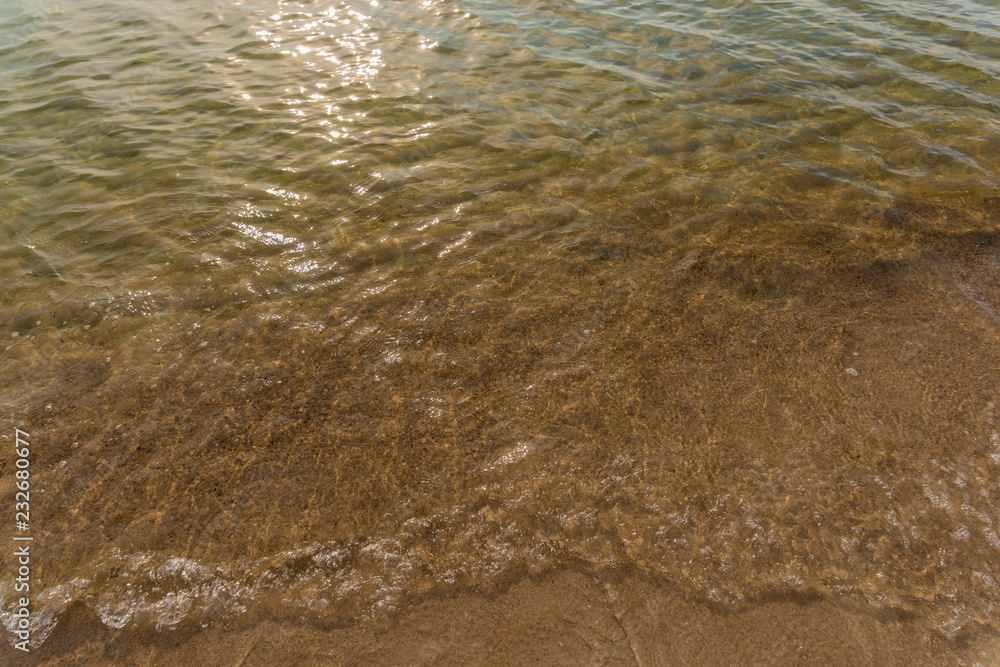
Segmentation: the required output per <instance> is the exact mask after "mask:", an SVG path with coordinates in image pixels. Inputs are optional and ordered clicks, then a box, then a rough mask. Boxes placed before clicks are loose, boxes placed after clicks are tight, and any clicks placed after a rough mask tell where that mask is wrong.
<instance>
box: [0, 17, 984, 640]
mask: <svg viewBox="0 0 1000 667" xmlns="http://www.w3.org/2000/svg"><path fill="white" fill-rule="evenodd" d="M998 37H1000V8H998V6H997V5H996V3H987V2H981V3H971V2H970V3H965V2H956V3H946V4H941V3H934V4H933V5H928V4H925V3H895V2H866V3H859V2H844V3H838V2H835V3H812V2H782V3H773V2H769V3H744V4H736V5H733V4H731V3H716V4H708V5H706V4H703V3H689V4H688V3H681V4H677V3H655V4H654V5H647V6H643V7H636V6H633V5H626V4H623V3H612V2H603V3H597V2H577V3H570V4H566V3H532V4H526V3H520V4H519V3H514V4H510V3H506V4H503V5H498V4H494V3H491V2H484V1H482V0H477V1H475V2H467V3H466V2H433V1H427V2H423V3H419V4H418V3H415V2H404V3H397V4H384V5H383V4H377V3H360V2H359V3H333V4H324V3H289V2H277V1H275V0H271V1H269V2H260V1H253V2H243V3H235V2H233V3H230V2H215V3H197V2H188V1H187V0H170V1H163V2H151V3H144V5H143V7H141V8H136V7H131V6H128V5H127V4H126V3H119V2H106V3H102V4H97V5H95V6H92V7H89V8H87V9H86V10H85V11H76V10H74V11H70V8H69V7H67V6H64V5H61V4H60V3H50V4H47V5H46V4H30V5H29V4H26V3H21V4H16V5H5V7H4V8H3V9H0V81H2V82H3V85H2V87H0V95H2V97H0V124H2V126H3V129H4V140H3V143H2V146H0V151H2V154H3V156H4V158H5V160H4V162H3V174H2V175H0V213H2V214H3V218H2V219H3V224H2V227H0V274H2V276H3V278H4V286H5V287H4V290H5V293H4V299H3V302H2V306H0V334H2V335H3V338H4V339H5V340H6V342H5V343H3V344H2V345H0V349H3V351H2V356H0V367H2V373H3V378H4V382H3V384H2V386H0V409H2V411H3V413H4V415H5V423H8V424H10V428H9V429H8V430H9V431H11V432H12V431H13V427H14V426H15V425H17V426H19V427H20V428H23V429H25V430H28V431H30V432H31V433H32V438H33V443H35V442H37V443H38V444H37V448H36V450H35V451H36V452H37V459H35V460H33V462H32V473H33V475H34V478H33V489H35V490H36V491H37V494H36V495H33V502H34V507H33V508H32V509H33V514H34V515H35V517H36V519H35V521H34V526H35V530H36V535H37V537H36V539H37V543H36V561H35V562H34V565H33V567H34V568H35V569H34V571H33V576H36V577H37V578H38V580H39V582H40V583H39V586H40V588H39V590H41V591H44V592H42V593H41V594H40V595H39V596H38V598H37V601H36V605H35V609H36V612H37V613H36V618H35V622H36V632H35V638H36V640H37V641H41V640H43V639H44V638H45V637H46V636H47V635H48V633H49V632H51V631H52V630H53V628H55V627H56V625H57V623H58V620H59V618H60V615H61V614H62V613H63V611H64V609H66V608H67V605H69V603H70V602H72V601H81V602H82V603H83V604H85V605H86V606H87V607H88V608H89V609H92V610H93V611H94V612H95V613H96V614H98V616H99V617H100V618H101V620H102V621H103V623H105V624H106V625H108V626H110V627H114V628H149V627H155V628H159V629H163V630H167V629H173V628H182V627H189V626H191V625H194V624H213V623H218V622H228V621H229V620H231V619H236V618H247V617H252V616H253V615H256V614H262V615H267V616H271V615H275V614H276V615H278V616H279V617H294V618H302V617H305V618H319V619H333V620H338V621H339V620H350V619H354V618H360V617H366V616H371V615H376V616H379V615H384V614H388V613H391V612H392V611H393V610H395V609H398V608H400V607H402V606H405V605H406V604H407V603H408V602H410V601H413V600H416V599H418V598H419V597H420V596H422V595H425V594H427V593H433V592H441V591H451V590H460V589H462V590H464V589H472V590H475V591H484V592H489V591H493V590H498V589H501V588H503V587H505V586H507V585H509V584H510V583H511V582H513V581H517V580H518V579H520V578H522V577H523V576H524V575H528V574H533V573H543V572H546V571H550V570H555V569H558V568H571V569H575V570H580V571H584V572H587V573H592V574H596V575H600V574H601V573H610V572H621V571H625V570H632V571H636V570H637V571H639V572H642V573H643V575H644V576H649V577H652V578H653V579H655V580H657V581H660V582H662V583H663V585H664V586H666V587H669V588H670V589H671V590H674V591H676V592H677V593H678V594H680V595H683V596H686V597H690V598H692V599H695V600H702V601H707V602H710V603H713V604H717V605H720V606H721V607H725V608H742V607H745V606H747V605H753V604H755V603H761V602H765V601H768V600H774V599H785V598H788V597H789V596H807V597H808V596H814V597H819V598H825V599H833V600H840V601H844V602H846V603H849V604H855V605H857V607H858V608H859V609H866V610H870V609H875V610H882V611H886V610H888V611H891V612H892V613H898V614H902V615H905V616H906V617H907V618H912V619H915V622H918V623H921V624H923V625H924V626H925V627H926V628H927V631H928V632H931V633H936V634H938V635H941V636H942V637H944V638H945V639H946V640H948V641H956V642H960V641H962V640H964V639H967V638H970V637H973V636H975V635H976V634H977V633H980V632H982V631H988V632H994V631H996V630H997V629H998V621H1000V609H997V603H998V596H997V592H996V590H997V588H996V582H997V581H998V579H1000V571H998V570H997V565H996V563H997V555H998V554H997V552H998V551H1000V537H998V533H1000V526H998V525H996V522H997V521H1000V513H998V504H997V503H998V501H997V497H996V496H997V493H998V489H997V485H996V479H997V474H998V472H1000V470H998V468H1000V424H998V423H997V422H998V420H1000V391H998V389H1000V387H998V384H1000V374H998V368H1000V346H998V344H1000V314H998V311H1000V279H998V276H1000V273H998V268H1000V266H998V259H997V249H998V243H1000V192H998V184H1000V181H998V177H1000V124H998V122H997V110H998V109H1000V76H998V74H1000V49H998V46H997V45H998V44H1000V41H998V39H997V38H998ZM4 348H5V349H4ZM0 471H2V472H3V477H2V481H0V491H2V492H3V495H4V496H5V497H6V496H12V493H13V471H14V467H13V459H11V458H9V457H7V458H4V459H3V460H2V461H0ZM5 530H8V529H6V528H5ZM2 534H7V533H2ZM2 559H9V556H8V554H7V553H6V552H3V553H2V555H0V563H2V564H3V569H2V572H3V575H2V576H3V578H2V579H0V597H2V601H3V606H4V608H5V609H9V607H8V605H10V604H11V603H12V599H13V598H12V596H13V589H12V582H11V580H10V577H9V576H8V573H9V572H10V567H9V566H10V561H9V560H2ZM0 619H2V620H3V621H4V623H5V624H7V625H8V627H9V626H10V623H11V621H12V619H11V616H10V614H9V612H6V613H5V614H4V615H0Z"/></svg>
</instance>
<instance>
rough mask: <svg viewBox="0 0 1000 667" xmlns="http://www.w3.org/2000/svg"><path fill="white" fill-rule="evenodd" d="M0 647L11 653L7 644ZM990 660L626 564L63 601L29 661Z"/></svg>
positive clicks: (830, 608)
mask: <svg viewBox="0 0 1000 667" xmlns="http://www.w3.org/2000/svg"><path fill="white" fill-rule="evenodd" d="M2 651H3V656H4V658H5V659H13V658H14V656H13V651H12V650H11V649H10V647H9V646H4V647H3V649H2ZM279 662H280V663H285V664H295V665H473V664H491V665H528V664H541V665H580V664H594V665H694V664H699V665H817V664H823V665H886V666H888V665H973V664H978V665H983V666H984V667H985V666H990V665H998V664H1000V637H997V635H995V634H992V633H989V634H981V635H978V636H969V637H965V638H963V639H961V640H960V641H958V642H952V641H947V640H945V639H944V638H942V637H940V636H935V635H929V634H927V633H926V632H925V631H924V630H923V629H922V627H921V625H920V624H918V623H914V622H913V620H912V619H908V618H906V617H905V615H898V614H893V613H885V614H881V615H877V614H872V613H871V612H870V611H869V612H864V611H861V610H859V609H856V608H852V607H850V606H847V605H841V604H837V603H835V602H831V601H829V600H821V599H818V598H816V597H810V596H799V597H796V598H791V599H789V598H787V597H786V598H785V599H774V600H769V601H765V602H761V603H759V604H755V605H752V606H750V607H749V608H747V609H744V610H740V611H720V610H718V609H712V608H711V607H709V606H707V605H705V604H700V603H697V602H692V601H690V600H685V599H683V598H679V597H677V596H676V595H674V594H672V593H671V591H670V590H668V589H665V588H664V587H662V586H660V585H657V584H656V583H654V582H651V581H649V580H648V579H646V578H644V577H641V576H637V575H623V576H616V577H611V578H605V579H595V578H594V577H592V576H588V575H585V574H582V573H578V572H573V571H561V572H557V573H551V574H549V575H547V576H544V577H537V578H529V579H526V580H522V581H520V582H517V583H515V584H513V585H511V586H510V587H509V588H507V589H506V590H503V591H501V592H498V593H495V594H493V595H479V594H474V593H469V592H458V593H454V594H450V595H442V596H431V597H428V598H427V599H425V600H422V601H420V602H418V603H417V604H415V605H414V606H413V607H412V608H410V609H407V610H405V611H403V612H401V613H399V615H398V616H396V617H393V618H392V619H391V620H382V621H367V622H357V623H352V624H347V625H336V626H328V627H324V626H322V625H317V624H315V623H308V622H298V623H296V622H290V621H284V622H280V621H276V620H261V621H258V622H255V623H253V624H237V625H235V626H233V627H228V628H223V627H213V628H209V629H204V630H202V629H192V630H187V631H179V632H164V633H157V632H153V631H143V632H134V631H114V630H110V629H108V628H107V627H105V626H104V625H103V624H102V623H101V622H100V619H98V618H97V617H96V616H95V615H94V614H93V613H92V612H89V611H88V610H87V609H86V608H85V607H84V606H83V605H77V606H75V607H74V608H73V609H71V610H70V611H69V612H68V614H67V617H66V619H65V621H64V623H63V624H62V625H61V627H60V628H59V629H58V630H57V631H56V632H55V633H54V634H53V635H52V636H51V637H50V639H49V640H48V642H47V643H46V644H45V646H44V647H43V648H42V649H40V650H37V651H35V652H33V653H32V654H31V658H30V659H29V660H25V661H23V664H36V665H205V666H210V665H220V666H221V665H239V666H241V667H243V666H246V667H249V666H251V665H261V666H262V667H263V666H265V665H273V664H277V663H279Z"/></svg>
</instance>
